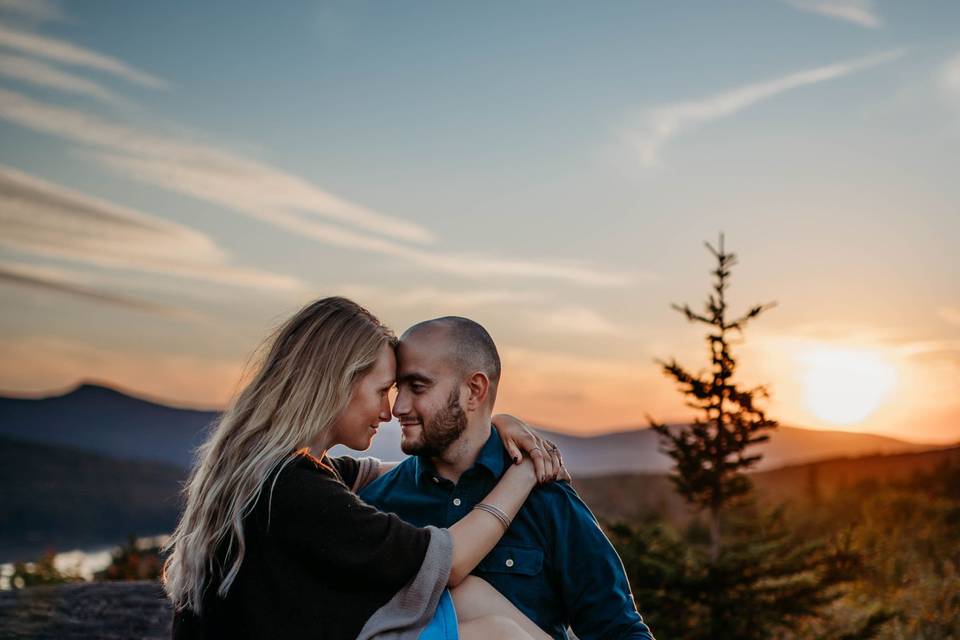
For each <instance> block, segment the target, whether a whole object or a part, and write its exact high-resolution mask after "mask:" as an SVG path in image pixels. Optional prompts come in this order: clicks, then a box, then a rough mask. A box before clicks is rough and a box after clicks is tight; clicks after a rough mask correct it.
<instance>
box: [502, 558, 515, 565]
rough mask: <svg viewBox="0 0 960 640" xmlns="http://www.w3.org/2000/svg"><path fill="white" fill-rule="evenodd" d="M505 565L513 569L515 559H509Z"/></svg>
mask: <svg viewBox="0 0 960 640" xmlns="http://www.w3.org/2000/svg"><path fill="white" fill-rule="evenodd" d="M503 564H505V565H507V566H508V567H512V566H513V558H507V561H506V562H504V563H503Z"/></svg>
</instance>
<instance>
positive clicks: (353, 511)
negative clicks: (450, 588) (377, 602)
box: [269, 465, 431, 590]
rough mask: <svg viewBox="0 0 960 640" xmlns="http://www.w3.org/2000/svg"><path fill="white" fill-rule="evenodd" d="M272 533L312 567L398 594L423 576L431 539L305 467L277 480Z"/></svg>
mask: <svg viewBox="0 0 960 640" xmlns="http://www.w3.org/2000/svg"><path fill="white" fill-rule="evenodd" d="M269 530H270V534H271V535H272V536H277V541H278V542H279V543H281V544H282V545H283V546H284V548H285V549H286V550H287V552H288V553H290V554H293V555H294V557H297V558H302V561H303V562H304V563H306V564H309V565H311V567H310V568H312V569H315V570H317V571H324V572H328V573H333V574H334V575H336V579H337V580H338V581H339V582H340V583H341V584H343V585H344V587H346V588H356V589H364V588H366V587H369V586H370V585H376V586H378V587H380V588H387V589H391V590H400V588H401V587H403V586H404V585H406V584H407V583H408V582H410V580H411V579H413V578H414V576H416V575H417V573H418V572H419V570H420V567H421V565H422V564H423V560H424V557H425V556H426V554H427V549H428V547H429V545H430V537H431V533H430V531H429V530H428V529H426V528H418V527H414V526H412V525H410V524H407V523H406V522H404V521H403V520H401V519H400V518H399V517H397V516H396V515H394V514H388V513H383V512H382V511H378V510H377V509H375V508H373V507H371V506H370V505H368V504H366V503H365V502H363V501H361V500H360V499H359V498H358V497H357V496H356V495H355V494H353V493H351V492H350V490H349V489H348V488H347V487H346V486H345V485H344V484H343V483H342V482H340V481H339V480H338V479H336V478H334V477H333V476H332V475H327V474H326V473H323V472H320V471H315V470H312V469H306V468H304V467H303V466H302V465H291V466H290V467H289V468H288V469H286V470H284V472H282V473H281V474H280V477H279V478H278V479H277V483H276V485H275V486H274V487H273V496H272V498H271V507H270V523H269Z"/></svg>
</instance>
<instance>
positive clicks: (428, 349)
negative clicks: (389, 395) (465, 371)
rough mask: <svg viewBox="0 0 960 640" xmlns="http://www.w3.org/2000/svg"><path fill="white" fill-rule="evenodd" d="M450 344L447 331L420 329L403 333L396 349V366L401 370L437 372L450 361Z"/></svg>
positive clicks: (444, 367)
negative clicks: (410, 332)
mask: <svg viewBox="0 0 960 640" xmlns="http://www.w3.org/2000/svg"><path fill="white" fill-rule="evenodd" d="M451 352H452V345H451V343H450V339H449V333H448V332H446V331H443V330H440V331H437V330H433V329H429V330H427V329H422V330H419V331H416V332H414V333H412V334H409V335H408V334H404V336H403V337H402V338H401V339H400V345H399V348H398V349H397V368H398V370H399V371H401V372H408V371H409V370H414V369H416V370H426V371H436V372H439V370H441V369H446V368H447V365H448V364H449V362H450V355H451Z"/></svg>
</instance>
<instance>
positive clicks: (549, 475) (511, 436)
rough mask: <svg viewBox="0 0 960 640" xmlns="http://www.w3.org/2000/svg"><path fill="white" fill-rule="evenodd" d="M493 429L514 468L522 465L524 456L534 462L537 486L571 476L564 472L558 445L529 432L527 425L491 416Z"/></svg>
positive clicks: (509, 417)
mask: <svg viewBox="0 0 960 640" xmlns="http://www.w3.org/2000/svg"><path fill="white" fill-rule="evenodd" d="M493 426H494V427H496V429H497V432H498V433H499V434H500V439H501V440H503V446H504V447H506V449H507V453H509V454H510V457H511V458H512V459H513V462H514V463H515V464H521V463H522V462H523V453H526V454H527V456H528V457H529V458H530V459H531V460H532V461H533V466H534V469H535V471H536V474H537V480H538V481H539V482H540V483H544V482H552V481H554V480H557V479H559V480H569V479H570V474H568V473H567V472H566V469H564V468H563V457H562V456H561V455H560V449H558V448H557V445H555V444H553V443H552V442H550V441H549V440H547V439H545V438H543V437H542V436H540V435H539V434H537V433H535V432H534V431H532V430H531V429H530V428H529V427H528V426H527V425H526V423H524V422H523V421H521V420H518V419H517V418H514V417H513V416H511V415H507V414H505V413H500V414H497V415H495V416H493Z"/></svg>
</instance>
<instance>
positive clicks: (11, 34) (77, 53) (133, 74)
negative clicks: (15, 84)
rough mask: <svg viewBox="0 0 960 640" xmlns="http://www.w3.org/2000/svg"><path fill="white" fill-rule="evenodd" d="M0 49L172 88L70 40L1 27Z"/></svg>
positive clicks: (152, 86) (150, 85)
mask: <svg viewBox="0 0 960 640" xmlns="http://www.w3.org/2000/svg"><path fill="white" fill-rule="evenodd" d="M0 47H4V48H7V49H14V50H16V51H19V52H21V53H24V54H27V55H31V56H36V57H38V58H45V59H47V60H53V61H55V62H59V63H62V64H68V65H73V66H78V67H86V68H88V69H95V70H97V71H102V72H104V73H109V74H112V75H114V76H117V77H119V78H123V79H124V80H127V81H129V82H133V83H136V84H139V85H141V86H144V87H149V88H151V89H166V88H167V87H168V86H169V85H168V83H167V82H166V81H165V80H162V79H160V78H158V77H156V76H154V75H151V74H149V73H147V72H145V71H141V70H139V69H136V68H134V67H131V66H130V65H128V64H127V63H125V62H123V61H122V60H117V59H116V58H112V57H110V56H107V55H103V54H101V53H97V52H96V51H91V50H90V49H85V48H83V47H80V46H77V45H75V44H73V43H71V42H68V41H66V40H60V39H58V38H51V37H48V36H41V35H38V34H35V33H31V32H29V31H21V30H18V29H12V28H10V27H6V26H4V25H0Z"/></svg>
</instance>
